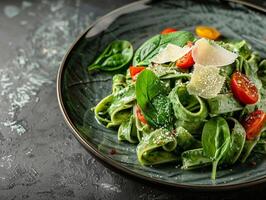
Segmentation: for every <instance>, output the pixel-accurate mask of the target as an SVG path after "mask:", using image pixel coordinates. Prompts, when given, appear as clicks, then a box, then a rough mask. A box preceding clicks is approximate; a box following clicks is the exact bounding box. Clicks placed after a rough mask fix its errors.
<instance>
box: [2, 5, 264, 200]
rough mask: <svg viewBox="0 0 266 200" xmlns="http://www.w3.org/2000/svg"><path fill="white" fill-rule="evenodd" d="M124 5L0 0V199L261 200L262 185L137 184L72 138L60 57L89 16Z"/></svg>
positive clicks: (86, 23) (92, 16)
mask: <svg viewBox="0 0 266 200" xmlns="http://www.w3.org/2000/svg"><path fill="white" fill-rule="evenodd" d="M127 2H130V1H126V0H115V1H111V0H109V1H108V0H105V1H104V0H98V1H94V0H89V1H79V0H76V1H71V0H69V1H67V0H66V1H60V0H57V1H48V0H43V1H14V0H8V1H7V0H6V1H5V0H2V1H0V60H1V63H0V82H1V85H0V93H1V95H0V100H1V104H0V110H1V114H0V143H1V144H0V199H1V200H2V199H7V200H9V199H10V200H11V199H187V198H189V199H191V198H193V197H195V198H197V199H234V198H239V197H240V196H242V195H243V196H245V197H246V198H250V199H251V198H252V199H263V196H264V197H265V192H264V191H265V189H266V185H260V186H256V187H253V188H249V189H242V190H239V191H231V192H230V191H228V192H215V193H207V192H191V191H184V190H176V191H170V190H168V189H167V188H161V187H156V186H152V185H147V184H146V183H140V182H138V181H135V180H132V179H128V178H127V177H124V176H121V175H119V174H117V173H115V172H112V171H111V170H109V169H107V168H105V167H104V166H103V165H102V164H100V163H99V162H98V161H96V160H95V159H94V158H93V157H91V155H90V154H88V152H86V151H85V150H84V148H83V147H82V146H81V145H80V144H79V143H78V141H77V140H76V139H75V138H74V137H73V136H72V134H71V132H70V130H69V129H68V128H67V126H66V124H65V123H64V121H63V118H62V115H61V113H60V111H59V108H58V104H57V99H56V91H55V79H56V72H57V69H58V65H59V62H60V60H61V59H62V56H63V54H64V53H65V51H66V50H67V48H68V47H69V45H70V44H71V43H72V42H73V41H74V40H75V38H76V37H77V36H78V35H79V33H80V32H81V31H82V30H84V29H85V28H86V27H87V26H88V25H89V24H90V23H91V22H92V21H93V20H94V19H95V18H97V17H98V16H100V15H103V14H104V13H106V12H108V11H110V10H112V9H115V8H116V7H118V6H120V5H122V4H126V3H127ZM259 197H260V198H259Z"/></svg>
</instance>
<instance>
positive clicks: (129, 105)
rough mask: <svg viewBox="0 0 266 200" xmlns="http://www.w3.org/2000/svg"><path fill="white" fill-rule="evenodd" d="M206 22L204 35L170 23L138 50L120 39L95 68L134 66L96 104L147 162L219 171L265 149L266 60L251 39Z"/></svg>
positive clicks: (102, 120)
mask: <svg viewBox="0 0 266 200" xmlns="http://www.w3.org/2000/svg"><path fill="white" fill-rule="evenodd" d="M204 28H205V29H206V28H208V27H206V26H200V27H198V28H196V33H197V34H199V35H198V36H196V35H194V34H193V33H191V32H186V31H177V30H176V29H174V28H168V29H165V30H164V31H162V32H161V34H157V35H155V36H153V37H151V38H150V39H148V40H147V41H146V42H144V43H143V44H142V45H141V46H140V47H139V48H138V49H137V50H136V51H135V52H133V47H132V45H131V44H130V42H128V41H123V40H118V41H114V42H112V43H111V44H110V45H109V46H108V47H107V48H106V49H105V50H104V51H103V53H102V54H101V55H100V56H99V57H98V58H97V59H96V60H95V61H94V63H92V64H91V65H90V66H89V68H88V69H89V71H90V72H91V71H94V70H99V71H101V70H103V71H114V70H118V69H127V70H126V73H124V74H115V75H114V76H113V85H112V92H110V95H108V96H106V97H105V98H104V99H102V100H101V101H100V102H99V103H98V104H97V105H96V106H95V107H94V108H93V110H94V113H95V117H96V119H97V120H98V121H99V122H100V123H101V124H103V125H104V126H106V127H107V128H112V129H117V131H118V140H120V141H125V142H129V143H134V144H136V152H137V157H138V160H139V162H140V164H142V165H148V166H152V165H157V164H162V163H169V162H180V163H181V165H182V167H181V168H182V169H195V168H201V167H205V166H209V165H212V176H211V177H212V179H215V178H216V171H217V167H218V166H221V167H224V166H230V165H233V164H235V163H237V162H238V163H243V162H245V161H246V159H247V158H248V157H249V155H250V154H251V152H256V153H260V154H261V153H262V154H266V131H265V129H264V126H265V120H266V117H265V112H266V96H265V95H266V93H265V89H266V60H265V59H262V58H261V57H260V56H259V54H258V53H257V52H255V51H253V50H252V49H251V47H250V45H249V44H248V43H247V42H246V41H244V40H242V41H229V40H226V41H225V40H217V39H219V38H218V37H219V36H220V35H221V34H220V33H219V32H218V31H217V30H216V29H214V28H212V29H211V30H212V31H213V30H215V31H216V32H213V33H215V34H214V35H212V34H211V33H209V32H208V30H204ZM206 31H207V32H206ZM207 33H208V34H207ZM200 34H203V35H200ZM129 66H130V67H129Z"/></svg>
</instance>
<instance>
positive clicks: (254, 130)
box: [242, 110, 266, 140]
mask: <svg viewBox="0 0 266 200" xmlns="http://www.w3.org/2000/svg"><path fill="white" fill-rule="evenodd" d="M265 122H266V115H265V112H263V111H262V110H256V111H254V112H252V113H250V114H249V115H248V116H247V117H246V119H244V121H243V122H242V124H243V126H244V128H245V130H246V137H247V139H248V140H254V139H255V138H256V137H258V135H259V133H260V132H261V129H262V128H263V126H264V124H265Z"/></svg>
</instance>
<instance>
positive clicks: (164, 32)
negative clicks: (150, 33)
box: [161, 28, 177, 34]
mask: <svg viewBox="0 0 266 200" xmlns="http://www.w3.org/2000/svg"><path fill="white" fill-rule="evenodd" d="M176 31H177V30H176V29H175V28H166V29H164V30H163V31H162V32H161V34H168V33H173V32H176Z"/></svg>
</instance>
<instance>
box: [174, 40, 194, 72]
mask: <svg viewBox="0 0 266 200" xmlns="http://www.w3.org/2000/svg"><path fill="white" fill-rule="evenodd" d="M187 46H188V47H192V46H193V43H192V42H188V44H187ZM194 64H195V62H194V60H193V57H192V51H189V52H188V53H187V54H186V55H184V56H183V57H182V58H180V59H178V60H177V61H176V66H177V67H179V68H181V69H188V68H190V67H192V66H193V65H194Z"/></svg>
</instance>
